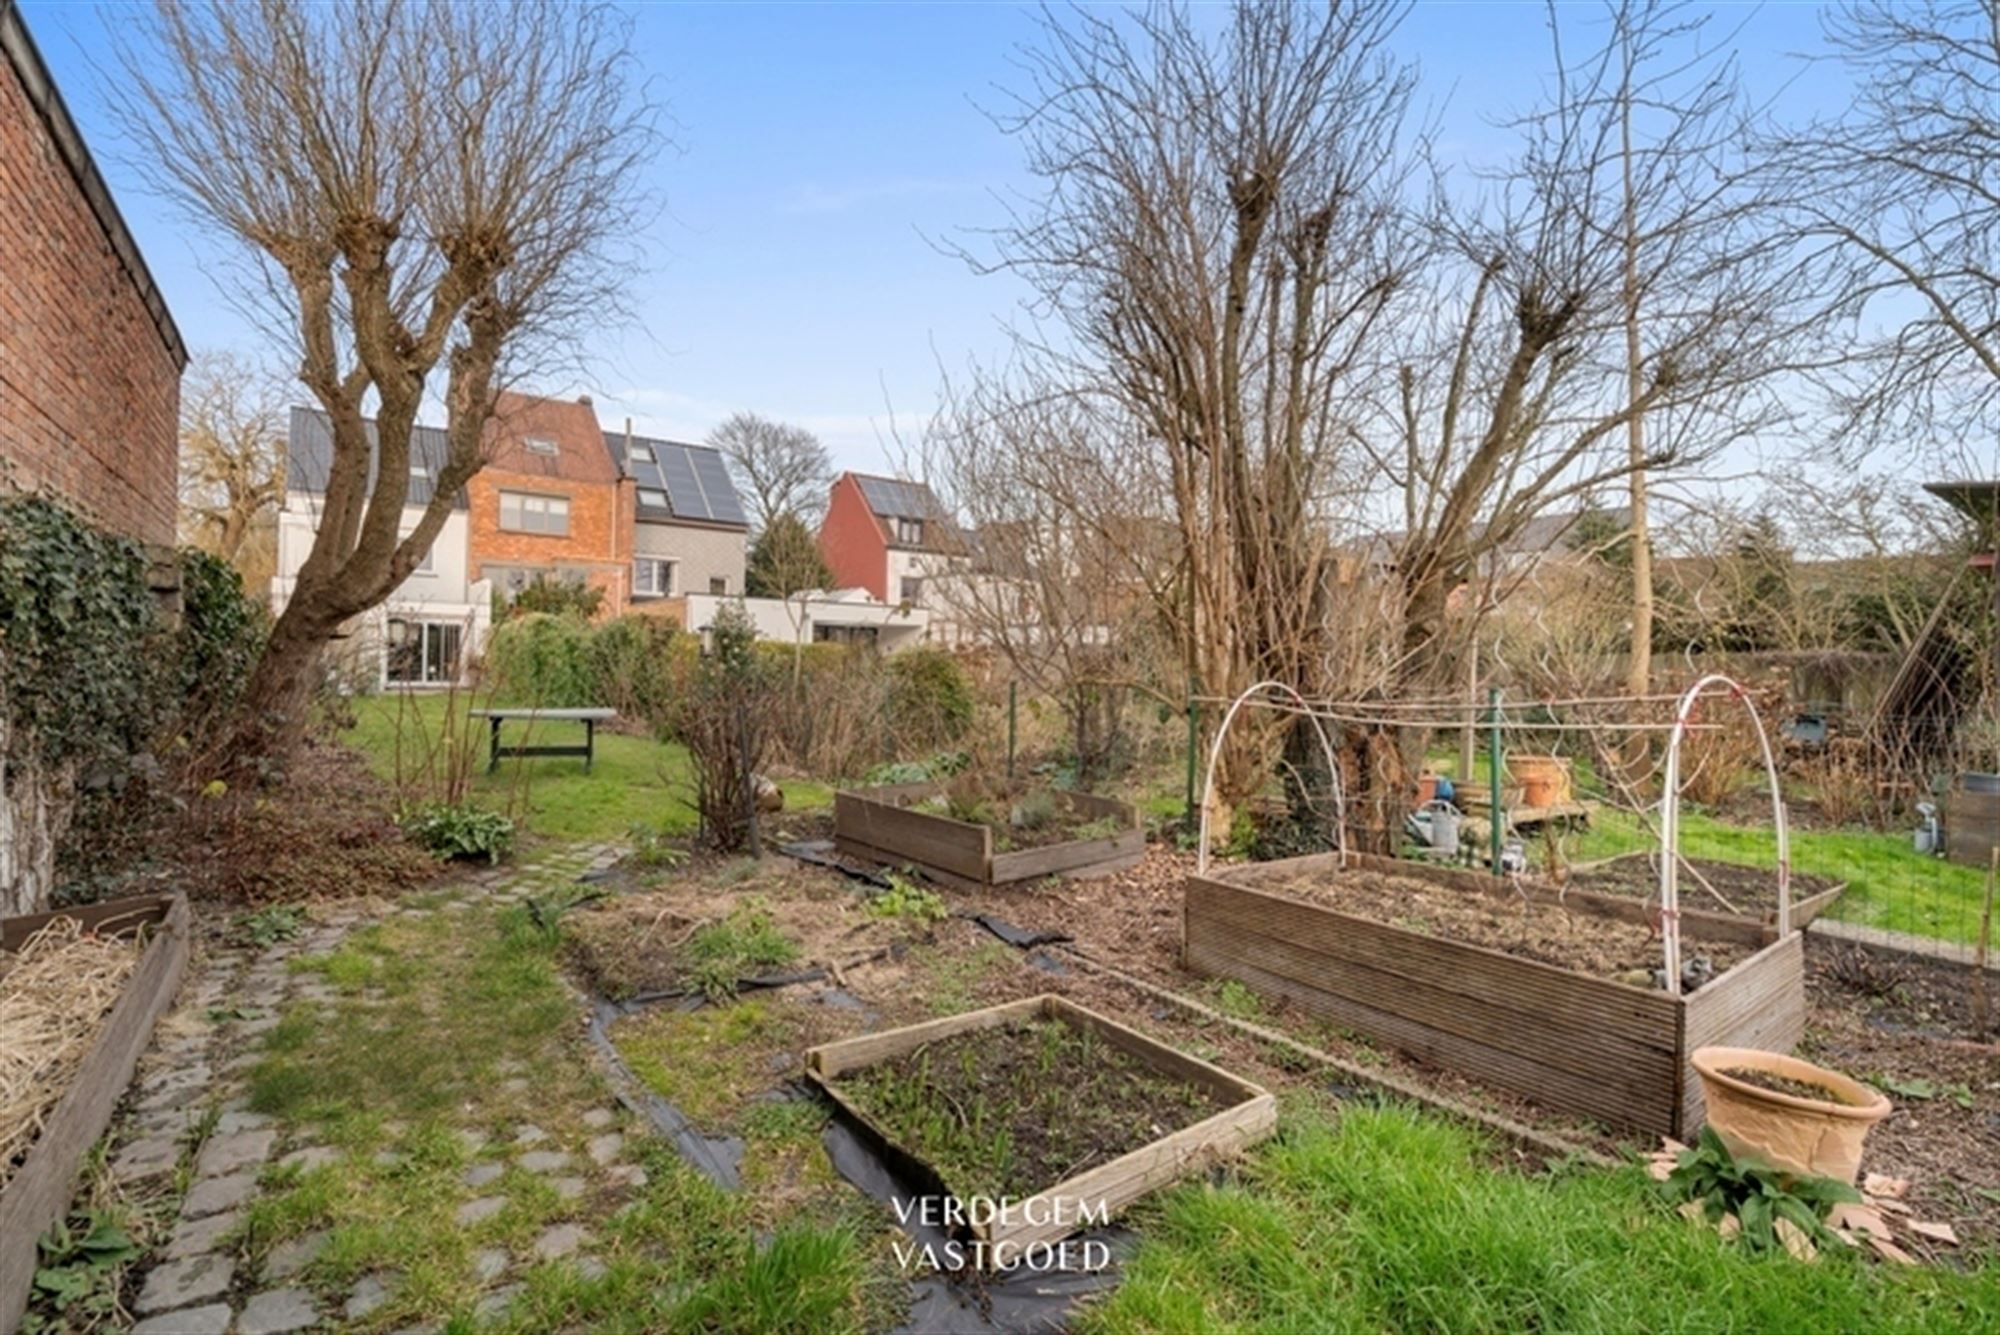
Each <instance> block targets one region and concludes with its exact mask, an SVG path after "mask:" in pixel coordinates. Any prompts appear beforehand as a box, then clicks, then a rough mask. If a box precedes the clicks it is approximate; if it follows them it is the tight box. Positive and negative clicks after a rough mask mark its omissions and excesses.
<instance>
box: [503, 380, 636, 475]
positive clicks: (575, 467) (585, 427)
mask: <svg viewBox="0 0 2000 1335" xmlns="http://www.w3.org/2000/svg"><path fill="white" fill-rule="evenodd" d="M483 443H484V445H485V449H486V466H487V467H489V468H492V469H496V470H498V471H502V472H508V473H527V474H531V475H536V476H540V477H548V478H560V479H562V480H563V481H565V482H598V483H604V484H606V485H611V484H614V483H616V482H617V481H618V465H617V463H616V462H615V461H614V460H613V459H612V457H611V451H610V449H609V448H608V447H607V446H606V445H605V443H604V433H603V432H602V431H600V430H598V427H597V410H596V409H594V408H592V407H591V406H590V400H589V399H588V398H582V399H545V398H541V397H539V396H537V395H533V394H516V393H514V392H512V391H511V390H507V391H502V392H501V394H500V395H499V397H498V398H497V399H496V400H495V401H494V405H493V416H492V417H491V418H490V419H489V420H488V421H487V423H486V435H485V440H484V442H483ZM537 446H542V447H552V448H537Z"/></svg>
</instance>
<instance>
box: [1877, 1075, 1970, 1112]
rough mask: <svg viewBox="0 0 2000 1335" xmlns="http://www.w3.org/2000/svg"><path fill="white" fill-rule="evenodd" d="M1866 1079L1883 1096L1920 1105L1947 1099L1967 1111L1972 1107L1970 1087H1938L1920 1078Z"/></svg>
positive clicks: (1958, 1085) (1878, 1076)
mask: <svg viewBox="0 0 2000 1335" xmlns="http://www.w3.org/2000/svg"><path fill="white" fill-rule="evenodd" d="M1867 1079H1868V1083H1869V1084H1871V1085H1873V1086H1875V1088H1877V1089H1879V1090H1881V1091H1882V1092H1883V1093H1884V1094H1895V1095H1898V1096H1899V1097H1902V1098H1906V1099H1915V1100H1917V1101H1918V1102H1920V1103H1928V1102H1929V1101H1930V1100H1932V1099H1949V1100H1950V1101H1951V1102H1953V1103H1956V1104H1957V1105H1958V1106H1959V1107H1961V1108H1964V1109H1967V1110H1968V1111H1969V1110H1970V1109H1971V1108H1972V1106H1973V1097H1972V1087H1971V1086H1970V1085H1966V1084H1956V1085H1940V1084H1938V1083H1937V1082H1936V1081H1935V1080H1926V1079H1924V1078H1923V1077H1922V1076H1912V1077H1910V1078H1909V1079H1902V1078H1899V1077H1897V1076H1893V1075H1871V1076H1869V1077H1867Z"/></svg>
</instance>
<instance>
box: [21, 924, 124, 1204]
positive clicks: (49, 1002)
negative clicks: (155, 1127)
mask: <svg viewBox="0 0 2000 1335" xmlns="http://www.w3.org/2000/svg"><path fill="white" fill-rule="evenodd" d="M138 962H139V948H138V945H137V944H136V943H135V942H133V941H131V940H120V939H117V938H109V937H98V936H93V935H91V934H89V933H87V932H85V931H84V930H83V928H82V927H81V926H79V925H78V923H77V921H76V920H75V919H74V918H56V919H54V920H52V921H51V922H50V923H49V925H48V926H46V927H44V928H43V929H42V930H41V931H39V932H37V933H35V935H34V936H32V937H30V938H29V939H28V940H27V941H26V942H25V943H24V944H23V945H22V947H21V949H20V952H19V953H18V954H8V955H0V1184H4V1183H5V1182H6V1181H7V1180H8V1179H9V1178H11V1177H12V1176H13V1175H14V1170H15V1169H16V1168H17V1167H18V1166H19V1164H20V1161H21V1160H22V1159H23V1158H25V1157H26V1154H27V1151H28V1147H29V1146H31V1145H33V1144H34V1143H35V1138H36V1137H37V1136H39V1135H40V1134H41V1131H42V1122H43V1119H45V1118H46V1117H47V1116H48V1115H49V1114H50V1113H51V1112H53V1111H54V1110H55V1106H56V1104H57V1103H59V1102H61V1101H62V1096H63V1094H64V1093H65V1092H66V1091H67V1090H68V1089H69V1084H70V1081H71V1079H72V1078H73V1077H74V1076H75V1074H76V1068H77V1067H78V1066H80V1065H81V1064H82V1063H83V1058H84V1054H85V1053H87V1052H88V1051H89V1050H90V1044H91V1041H92V1040H93V1039H95V1038H96V1037H97V1031H98V1030H99V1029H100V1028H101V1027H102V1026H103V1024H104V1018H105V1016H106V1015H108V1014H109V1013H110V1011H111V1008H112V1006H114V1005H115V1004H117V1001H118V994H119V992H120V991H122V990H123V988H124V986H125V979H126V978H127V977H128V976H129V975H130V974H131V972H132V970H133V968H134V967H136V966H137V964H138Z"/></svg>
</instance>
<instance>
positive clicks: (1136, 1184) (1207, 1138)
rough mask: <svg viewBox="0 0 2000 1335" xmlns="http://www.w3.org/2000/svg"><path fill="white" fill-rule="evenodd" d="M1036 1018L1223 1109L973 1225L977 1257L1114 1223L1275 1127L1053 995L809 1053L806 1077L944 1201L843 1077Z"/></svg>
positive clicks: (1224, 1078)
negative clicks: (1103, 1045) (1105, 1046)
mask: <svg viewBox="0 0 2000 1335" xmlns="http://www.w3.org/2000/svg"><path fill="white" fill-rule="evenodd" d="M1037 1019H1058V1020H1063V1021H1065V1022H1067V1023H1069V1024H1072V1025H1076V1026H1079V1027H1087V1028H1090V1029H1093V1030H1095V1031H1096V1032H1097V1033H1098V1034H1099V1035H1100V1036H1101V1037H1102V1038H1104V1039H1106V1040H1107V1041H1109V1042H1110V1043H1112V1044H1114V1045H1115V1046H1117V1047H1118V1048H1120V1049H1122V1050H1123V1051H1124V1052H1126V1053H1129V1054H1130V1055H1131V1056H1133V1057H1136V1058H1138V1059H1139V1060H1141V1061H1143V1062H1145V1063H1147V1064H1148V1065H1150V1066H1152V1067H1153V1068H1154V1069H1155V1070H1157V1071H1160V1072H1161V1073H1163V1074H1165V1075H1168V1076H1171V1077H1173V1078H1174V1079H1177V1080H1184V1081H1187V1082H1188V1083H1190V1084H1195V1085H1199V1086H1201V1087H1203V1088H1205V1089H1207V1090H1209V1091H1211V1092H1212V1093H1214V1094H1215V1095H1216V1096H1217V1097H1218V1098H1219V1099H1221V1100H1224V1101H1226V1102H1227V1103H1228V1105H1229V1106H1227V1107H1225V1108H1223V1109H1222V1110H1221V1111H1220V1112H1217V1113H1213V1114H1211V1115H1210V1116H1208V1117H1205V1118H1203V1119H1202V1120H1201V1121H1199V1122H1196V1123H1194V1124H1193V1125H1191V1126H1185V1127H1182V1128H1181V1129H1180V1130H1178V1131H1174V1132H1171V1133H1169V1134H1167V1135H1165V1136H1162V1137H1161V1138H1160V1139H1158V1140H1155V1141H1153V1142H1152V1143H1151V1144H1148V1145H1142V1146H1140V1147H1139V1148H1138V1149H1136V1150H1133V1151H1131V1152H1130V1153H1128V1154H1123V1155H1120V1156H1119V1157H1118V1158H1116V1159H1113V1160H1111V1161H1110V1162H1109V1163H1103V1164H1099V1165H1098V1166H1097V1167H1095V1168H1091V1169H1088V1170H1086V1171H1085V1172H1082V1173H1078V1174H1077V1175H1076V1176H1074V1177H1070V1178H1066V1179H1064V1180H1063V1181H1061V1182H1056V1183H1052V1184H1051V1185H1049V1186H1047V1187H1044V1188H1042V1189H1041V1190H1040V1191H1038V1192H1036V1193H1035V1195H1034V1196H1033V1197H1031V1198H1029V1199H1028V1200H1026V1201H1020V1202H1016V1203H1015V1208H1014V1210H1013V1211H1011V1214H1012V1215H1013V1216H1014V1217H1013V1218H1011V1219H1006V1220H1001V1219H994V1220H988V1221H973V1222H971V1223H970V1224H968V1231H969V1232H970V1233H971V1235H972V1240H973V1242H975V1243H976V1244H979V1251H980V1253H981V1254H982V1255H986V1256H992V1255H995V1254H996V1253H997V1254H1000V1255H1009V1254H1011V1255H1019V1254H1021V1252H1023V1251H1024V1250H1025V1249H1027V1248H1029V1247H1032V1246H1035V1245H1036V1244H1038V1243H1053V1242H1057V1241H1059V1240H1061V1239H1062V1238H1064V1237H1067V1236H1068V1235H1069V1234H1071V1233H1073V1232H1075V1231H1077V1229H1078V1227H1079V1226H1080V1225H1079V1222H1078V1219H1079V1215H1080V1214H1081V1213H1082V1210H1083V1209H1085V1208H1087V1209H1088V1210H1089V1212H1090V1214H1091V1215H1092V1217H1093V1221H1094V1220H1095V1218H1096V1217H1098V1216H1099V1215H1100V1214H1101V1213H1108V1214H1112V1215H1115V1214H1117V1213H1118V1212H1119V1211H1121V1210H1123V1209H1124V1208H1125V1207H1126V1206H1128V1205H1130V1204H1131V1203H1132V1202H1134V1201H1136V1200H1138V1199H1139V1198H1140V1197H1141V1196H1144V1195H1145V1194H1146V1193H1147V1192H1149V1191H1153V1190H1155V1189H1157V1188H1159V1187H1164V1186H1168V1185H1170V1184H1172V1183H1174V1182H1177V1181H1179V1180H1180V1179H1181V1178H1184V1177H1187V1176H1188V1175H1190V1174H1192V1173H1196V1172H1199V1171H1201V1170H1202V1169H1204V1168H1206V1167H1207V1166H1209V1165H1210V1164H1212V1163H1215V1162H1217V1161H1219V1160H1221V1159H1224V1158H1227V1157H1229V1156H1231V1155H1234V1154H1235V1153H1237V1152H1238V1151H1240V1150H1242V1149H1244V1148H1245V1147H1247V1146H1250V1145H1254V1144H1256V1143H1257V1142H1258V1141H1260V1140H1262V1139H1264V1137H1266V1136H1268V1135H1270V1134H1271V1132H1272V1130H1273V1129H1274V1128H1275V1127H1276V1126H1277V1123H1278V1102H1277V1099H1276V1098H1275V1097H1273V1096H1272V1095H1271V1094H1270V1093H1269V1092H1268V1091H1266V1090H1265V1089H1263V1088H1262V1087H1261V1086H1258V1085H1254V1084H1252V1083H1250V1082H1249V1081H1247V1080H1243V1079H1240V1078H1238V1077H1237V1076H1233V1075H1231V1074H1230V1073H1229V1072H1227V1071H1225V1070H1223V1069H1222V1068H1220V1067H1218V1066H1213V1065H1211V1064H1209V1063H1208V1062H1205V1061H1202V1060H1200V1059H1199V1058H1196V1057H1190V1056H1188V1055H1187V1054H1186V1053H1183V1052H1180V1051H1178V1050H1176V1049H1174V1048H1170V1047H1168V1046H1167V1045H1166V1044H1164V1043H1160V1042H1156V1041H1155V1040H1153V1039H1150V1038H1147V1037H1146V1036H1145V1035H1144V1034H1142V1033H1140V1032H1139V1031H1138V1030H1136V1029H1131V1028H1128V1027H1127V1026H1125V1025H1122V1024H1120V1023H1118V1022H1117V1021H1116V1020H1113V1019H1109V1018H1107V1017H1105V1016H1102V1015H1099V1014H1098V1013H1097V1012H1095V1011H1092V1010H1086V1009H1084V1008H1083V1007H1082V1006H1078V1005H1076V1004H1075V1003H1074V1002H1070V1001H1066V1000H1064V999H1063V998H1061V997H1058V996H1055V995H1052V994H1044V995H1042V996H1038V997H1028V998H1026V999H1024V1000H1021V1001H1012V1002H1008V1003H1006V1004H1005V1005H1000V1006H990V1007H988V1008H986V1009H985V1010H977V1011H968V1012H966V1013H965V1014H963V1015H952V1016H947V1017H946V1018H944V1019H942V1020H929V1021H926V1022H925V1023H922V1024H913V1025H909V1026H906V1027H905V1028H902V1029H891V1030H888V1031H887V1032H885V1033H880V1034H864V1035H862V1036H860V1037H858V1038H849V1039H843V1040H841V1041H840V1042H837V1043H828V1044H825V1045H824V1046H822V1047H817V1048H813V1049H811V1050H810V1051H808V1052H807V1053H806V1075H807V1076H808V1078H810V1079H811V1080H812V1082H813V1083H814V1084H815V1085H817V1086H819V1088H820V1089H822V1090H824V1091H825V1092H826V1094H827V1096H828V1097H829V1098H831V1099H832V1100H833V1101H834V1102H835V1103H836V1104H838V1105H839V1107H840V1109H841V1111H842V1112H843V1113H844V1114H845V1115H846V1116H847V1117H848V1118H849V1119H850V1120H851V1121H852V1123H853V1124H854V1125H855V1126H857V1127H858V1128H860V1129H861V1130H862V1131H863V1132H864V1133H865V1134H867V1135H868V1137H869V1138H870V1139H872V1140H873V1141H874V1142H875V1144H876V1146H877V1148H878V1149H880V1150H881V1151H883V1152H884V1154H885V1156H886V1157H889V1158H891V1159H892V1160H894V1161H895V1162H897V1163H898V1164H900V1165H901V1166H902V1167H903V1168H905V1169H906V1170H913V1171H914V1174H915V1176H917V1177H918V1178H919V1179H920V1180H922V1181H924V1182H925V1183H926V1184H927V1185H928V1187H930V1188H934V1189H935V1190H936V1191H937V1192H938V1193H939V1195H940V1196H943V1195H944V1194H946V1193H948V1192H949V1191H950V1187H949V1186H948V1185H947V1184H945V1183H944V1182H942V1181H941V1180H940V1179H939V1177H938V1174H937V1172H936V1170H935V1169H933V1168H931V1167H930V1166H929V1165H928V1164H925V1163H924V1162H923V1161H922V1160H920V1159H918V1158H917V1157H916V1156H915V1155H913V1154H911V1153H910V1152H909V1151H908V1150H906V1149H904V1148H903V1147H902V1146H900V1145H898V1144H896V1143H895V1142H894V1141H893V1140H891V1139H890V1138H889V1136H888V1135H887V1134H886V1133H885V1132H884V1131H883V1130H882V1129H881V1128H880V1127H878V1126H877V1125H875V1123H874V1122H873V1121H871V1120H870V1119H869V1117H868V1116H867V1114H865V1113H863V1112H862V1111H861V1110H860V1109H859V1108H858V1107H856V1106H855V1104H854V1103H853V1102H852V1101H851V1100H850V1099H849V1098H848V1097H847V1095H846V1094H845V1093H844V1092H843V1091H842V1090H841V1087H840V1077H841V1076H842V1075H844V1074H846V1073H848V1072H850V1071H855V1070H858V1069H861V1068H863V1067H867V1066H872V1065H874V1064H876V1063H877V1062H881V1061H887V1060H890V1059H892V1058H895V1057H900V1056H902V1055H903V1054H905V1053H909V1052H914V1051H915V1050H917V1049H918V1048H921V1047H923V1046H924V1045H925V1044H928V1043H934V1042H937V1041H938V1040H940V1039H945V1038H951V1037H953V1036H955V1035H958V1034H965V1033H974V1032H977V1031H979V1030H982V1029H997V1028H1000V1027H1002V1026H1005V1025H1008V1024H1012V1023H1017V1022H1024V1021H1030V1020H1037ZM957 1185H959V1186H960V1187H962V1188H964V1189H965V1190H968V1191H976V1190H977V1189H978V1188H979V1186H980V1184H978V1183H960V1184H957Z"/></svg>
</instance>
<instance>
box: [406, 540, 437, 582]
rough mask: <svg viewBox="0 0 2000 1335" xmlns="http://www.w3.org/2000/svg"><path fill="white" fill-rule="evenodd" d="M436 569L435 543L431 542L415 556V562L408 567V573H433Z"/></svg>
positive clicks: (435, 572)
mask: <svg viewBox="0 0 2000 1335" xmlns="http://www.w3.org/2000/svg"><path fill="white" fill-rule="evenodd" d="M437 571H438V567H437V544H436V543H435V542H433V543H432V544H431V545H430V546H428V547H426V548H424V550H423V554H422V555H421V556H419V557H417V563H416V564H415V565H414V566H411V567H410V573H411V574H413V575H435V574H437Z"/></svg>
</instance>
